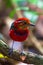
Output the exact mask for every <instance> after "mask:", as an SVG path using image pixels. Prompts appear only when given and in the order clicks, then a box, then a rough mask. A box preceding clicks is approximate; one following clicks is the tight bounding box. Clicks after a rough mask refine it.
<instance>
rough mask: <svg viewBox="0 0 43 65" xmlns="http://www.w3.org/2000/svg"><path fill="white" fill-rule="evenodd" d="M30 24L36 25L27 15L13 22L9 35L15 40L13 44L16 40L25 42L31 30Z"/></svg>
mask: <svg viewBox="0 0 43 65" xmlns="http://www.w3.org/2000/svg"><path fill="white" fill-rule="evenodd" d="M29 26H35V25H34V24H32V23H31V22H30V20H29V19H27V18H25V17H24V18H18V19H17V20H15V21H14V22H13V23H12V24H11V27H10V30H9V36H10V38H11V39H12V40H13V44H14V41H17V42H24V41H25V40H26V39H27V37H28V35H29V33H30V30H29V29H28V27H29ZM13 44H12V50H10V54H11V52H12V51H13Z"/></svg>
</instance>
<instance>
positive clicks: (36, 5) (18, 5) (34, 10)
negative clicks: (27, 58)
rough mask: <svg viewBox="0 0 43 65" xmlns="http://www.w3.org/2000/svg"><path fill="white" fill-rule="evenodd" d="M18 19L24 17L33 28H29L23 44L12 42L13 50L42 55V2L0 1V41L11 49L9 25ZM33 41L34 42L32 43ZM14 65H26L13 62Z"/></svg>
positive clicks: (36, 0) (34, 0) (39, 0)
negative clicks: (28, 33)
mask: <svg viewBox="0 0 43 65" xmlns="http://www.w3.org/2000/svg"><path fill="white" fill-rule="evenodd" d="M20 17H26V18H28V19H29V20H30V22H31V23H33V24H35V27H34V28H31V27H30V31H31V32H32V33H31V32H30V36H28V38H27V40H26V41H24V42H23V43H21V42H16V41H15V42H14V43H15V44H14V47H13V49H15V50H18V51H22V50H24V49H25V50H27V51H28V52H29V51H31V52H34V53H37V54H42V55H43V0H0V39H1V40H3V41H4V42H5V43H6V44H8V45H9V47H12V43H13V42H12V41H13V40H12V39H11V38H10V37H9V30H10V26H11V24H12V23H13V22H14V21H15V20H16V19H17V18H20ZM33 40H34V41H33ZM14 65H27V64H24V63H21V62H16V61H14Z"/></svg>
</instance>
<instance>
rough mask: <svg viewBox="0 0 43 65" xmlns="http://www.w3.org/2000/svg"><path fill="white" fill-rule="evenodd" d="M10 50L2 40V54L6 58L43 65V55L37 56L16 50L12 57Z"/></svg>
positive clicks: (0, 46)
mask: <svg viewBox="0 0 43 65" xmlns="http://www.w3.org/2000/svg"><path fill="white" fill-rule="evenodd" d="M9 50H10V48H9V46H8V45H7V44H6V43H4V42H3V41H2V40H0V52H1V53H3V54H4V55H5V56H7V57H9V58H12V59H14V60H17V61H21V62H24V63H27V64H35V65H43V55H37V54H35V53H32V52H25V51H24V52H21V53H20V52H18V51H15V50H14V51H13V52H12V53H11V55H9ZM23 58H24V59H23Z"/></svg>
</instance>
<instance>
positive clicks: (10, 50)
mask: <svg viewBox="0 0 43 65" xmlns="http://www.w3.org/2000/svg"><path fill="white" fill-rule="evenodd" d="M13 45H14V41H13V43H12V48H10V49H9V53H8V54H9V55H10V56H11V55H12V53H13Z"/></svg>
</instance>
